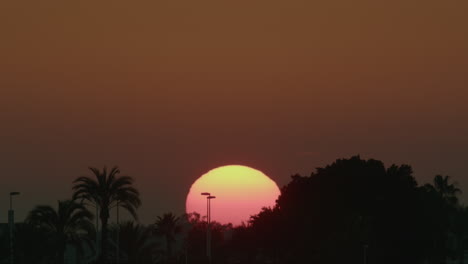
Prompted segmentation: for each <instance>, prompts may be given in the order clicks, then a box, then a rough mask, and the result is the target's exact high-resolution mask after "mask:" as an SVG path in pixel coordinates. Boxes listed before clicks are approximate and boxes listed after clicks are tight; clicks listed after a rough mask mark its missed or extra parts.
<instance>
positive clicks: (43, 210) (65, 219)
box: [26, 200, 95, 264]
mask: <svg viewBox="0 0 468 264" xmlns="http://www.w3.org/2000/svg"><path fill="white" fill-rule="evenodd" d="M92 219H93V215H92V214H91V212H89V211H88V210H87V209H86V208H85V207H84V206H83V205H81V204H78V203H76V202H74V201H71V200H66V201H59V202H58V210H55V209H54V208H52V207H50V206H48V205H39V206H36V207H35V208H34V209H33V210H32V211H30V212H29V214H28V216H27V218H26V223H28V224H30V225H32V226H34V227H36V228H39V229H41V230H42V231H44V232H45V233H46V234H47V237H48V238H49V239H50V240H49V241H47V242H48V243H51V244H50V245H51V246H52V248H55V249H56V250H57V252H56V258H57V263H60V264H63V263H64V256H65V248H66V246H67V245H72V246H75V247H76V249H77V250H78V252H79V253H81V254H83V249H84V248H83V245H84V244H87V245H88V246H89V248H92V241H93V237H94V235H95V229H94V226H93V223H92V222H91V221H92Z"/></svg>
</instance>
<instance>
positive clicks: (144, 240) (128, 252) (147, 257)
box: [111, 221, 158, 264]
mask: <svg viewBox="0 0 468 264" xmlns="http://www.w3.org/2000/svg"><path fill="white" fill-rule="evenodd" d="M111 231H112V233H113V234H115V235H117V232H118V234H119V248H120V255H121V256H122V260H123V263H132V264H138V263H148V262H150V261H151V258H152V254H153V253H154V250H155V248H156V246H157V244H158V243H157V240H156V239H155V238H154V237H153V236H152V232H151V231H152V230H151V229H150V228H148V227H144V226H142V225H140V224H135V223H134V222H132V221H128V222H124V223H120V224H119V225H118V226H117V225H113V226H112V228H111Z"/></svg>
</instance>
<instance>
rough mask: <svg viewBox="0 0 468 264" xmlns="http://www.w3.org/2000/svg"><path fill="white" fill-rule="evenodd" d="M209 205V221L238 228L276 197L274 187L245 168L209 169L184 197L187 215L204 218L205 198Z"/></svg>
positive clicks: (255, 172) (258, 174)
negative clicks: (207, 198) (203, 194)
mask: <svg viewBox="0 0 468 264" xmlns="http://www.w3.org/2000/svg"><path fill="white" fill-rule="evenodd" d="M203 192H209V193H210V194H211V195H213V196H215V197H216V199H214V200H212V201H211V220H212V221H217V222H220V223H222V224H227V223H232V224H233V225H240V224H241V223H242V222H247V221H248V220H249V218H250V216H251V215H255V214H257V213H259V212H260V210H261V209H262V207H271V206H274V205H275V201H276V199H277V198H278V195H279V194H280V190H279V188H278V186H277V185H276V183H275V182H274V181H273V180H272V179H270V178H269V177H268V176H266V175H265V174H264V173H262V172H261V171H258V170H256V169H252V168H249V167H246V166H240V165H229V166H223V167H219V168H216V169H213V170H211V171H209V172H207V173H205V174H204V175H202V176H201V177H200V178H198V180H196V181H195V183H193V185H192V187H191V188H190V191H189V193H188V195H187V201H186V211H187V213H193V212H197V213H199V214H200V215H201V216H206V211H207V206H206V197H205V196H202V195H201V193H203Z"/></svg>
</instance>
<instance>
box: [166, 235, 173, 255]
mask: <svg viewBox="0 0 468 264" xmlns="http://www.w3.org/2000/svg"><path fill="white" fill-rule="evenodd" d="M171 242H172V241H171V238H170V237H169V236H168V235H166V251H167V261H170V259H171V255H172V245H171Z"/></svg>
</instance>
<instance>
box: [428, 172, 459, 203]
mask: <svg viewBox="0 0 468 264" xmlns="http://www.w3.org/2000/svg"><path fill="white" fill-rule="evenodd" d="M434 190H435V191H436V192H437V193H438V194H439V195H440V196H441V197H442V199H443V200H445V201H447V202H448V203H449V204H450V205H455V204H456V203H457V202H458V198H457V195H458V194H460V193H461V190H460V189H459V188H458V187H457V183H456V182H455V183H450V176H442V175H436V176H435V177H434Z"/></svg>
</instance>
